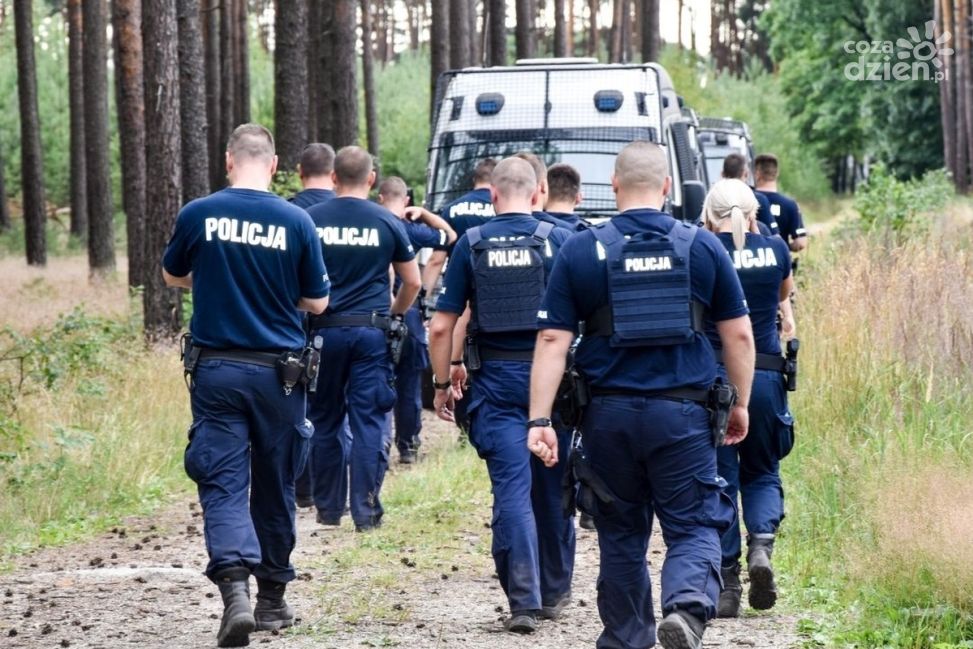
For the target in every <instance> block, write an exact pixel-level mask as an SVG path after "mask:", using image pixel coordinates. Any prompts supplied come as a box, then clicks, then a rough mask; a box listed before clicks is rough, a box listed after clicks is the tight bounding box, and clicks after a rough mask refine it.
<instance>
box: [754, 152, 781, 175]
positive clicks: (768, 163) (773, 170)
mask: <svg viewBox="0 0 973 649" xmlns="http://www.w3.org/2000/svg"><path fill="white" fill-rule="evenodd" d="M753 166H754V167H755V168H756V170H757V175H758V176H760V177H761V178H763V179H765V180H777V174H778V173H780V164H779V163H778V162H777V156H775V155H774V154H772V153H761V154H760V155H758V156H757V159H756V160H754V161H753Z"/></svg>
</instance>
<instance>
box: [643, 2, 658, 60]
mask: <svg viewBox="0 0 973 649" xmlns="http://www.w3.org/2000/svg"><path fill="white" fill-rule="evenodd" d="M640 1H641V2H642V62H643V63H646V62H648V61H658V60H659V46H660V41H661V38H660V36H659V0H640Z"/></svg>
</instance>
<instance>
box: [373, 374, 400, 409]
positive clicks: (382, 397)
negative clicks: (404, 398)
mask: <svg viewBox="0 0 973 649" xmlns="http://www.w3.org/2000/svg"><path fill="white" fill-rule="evenodd" d="M374 385H375V387H374V394H373V398H374V399H375V401H374V403H375V407H376V408H378V410H379V412H388V411H389V410H391V409H392V406H394V405H395V387H393V386H394V385H395V379H394V375H393V374H392V373H391V372H390V373H389V376H388V378H386V379H384V380H383V379H379V380H378V381H375V384H374Z"/></svg>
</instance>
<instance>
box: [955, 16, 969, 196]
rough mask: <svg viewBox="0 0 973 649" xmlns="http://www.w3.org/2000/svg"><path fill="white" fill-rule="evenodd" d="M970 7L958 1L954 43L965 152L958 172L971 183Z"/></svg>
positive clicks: (967, 187)
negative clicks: (958, 9) (958, 57)
mask: <svg viewBox="0 0 973 649" xmlns="http://www.w3.org/2000/svg"><path fill="white" fill-rule="evenodd" d="M971 5H973V3H970V2H969V0H960V7H961V8H962V9H961V12H960V14H959V16H958V17H957V18H958V19H957V21H956V23H957V34H956V43H957V44H958V47H957V53H958V54H959V56H960V60H961V65H962V69H963V75H962V80H961V85H960V86H959V92H958V96H960V97H962V99H963V108H962V113H961V114H962V116H963V131H964V133H965V135H966V150H965V151H964V152H963V156H962V157H963V160H962V162H963V163H964V164H962V165H961V167H960V170H961V171H962V172H963V173H965V174H969V175H968V176H967V177H968V178H971V182H973V48H971V45H970V42H971V34H970V31H971V30H970V9H971ZM970 184H971V183H970V182H967V183H966V189H969V187H970Z"/></svg>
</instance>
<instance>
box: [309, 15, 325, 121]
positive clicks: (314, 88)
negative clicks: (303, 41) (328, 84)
mask: <svg viewBox="0 0 973 649" xmlns="http://www.w3.org/2000/svg"><path fill="white" fill-rule="evenodd" d="M321 11H322V9H321V0H307V136H308V139H309V140H317V139H318V111H319V109H320V106H321V104H320V101H319V99H318V87H319V81H318V78H319V76H320V74H321V72H320V70H319V63H318V61H319V55H318V53H319V52H320V50H321Z"/></svg>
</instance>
